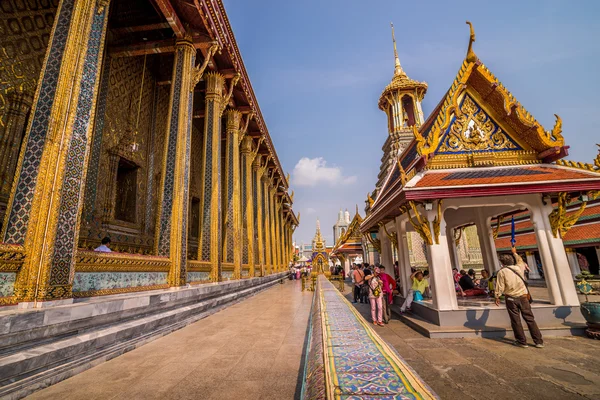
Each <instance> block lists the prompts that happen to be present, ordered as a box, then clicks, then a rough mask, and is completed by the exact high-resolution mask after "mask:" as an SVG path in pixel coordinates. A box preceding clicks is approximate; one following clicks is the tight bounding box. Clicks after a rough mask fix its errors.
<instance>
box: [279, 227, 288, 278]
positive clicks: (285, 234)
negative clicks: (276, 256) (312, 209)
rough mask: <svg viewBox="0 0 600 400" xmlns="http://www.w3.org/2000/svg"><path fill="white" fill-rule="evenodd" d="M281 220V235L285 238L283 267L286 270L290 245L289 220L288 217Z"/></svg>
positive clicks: (282, 250)
mask: <svg viewBox="0 0 600 400" xmlns="http://www.w3.org/2000/svg"><path fill="white" fill-rule="evenodd" d="M281 221H282V224H281V236H282V238H283V248H282V249H281V252H282V254H283V258H282V262H281V267H282V268H283V270H284V271H285V269H286V268H287V266H288V245H289V241H288V234H287V221H286V218H285V217H282V219H281Z"/></svg>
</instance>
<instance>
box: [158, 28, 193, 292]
mask: <svg viewBox="0 0 600 400" xmlns="http://www.w3.org/2000/svg"><path fill="white" fill-rule="evenodd" d="M195 59H196V49H195V48H194V45H193V44H192V42H191V40H190V39H189V38H186V39H184V40H179V41H177V44H176V49H175V60H174V63H173V75H172V78H171V82H172V84H171V97H170V101H169V114H168V117H167V132H166V136H167V140H165V153H164V154H165V156H164V160H163V164H162V178H161V186H160V187H161V197H160V199H161V201H160V203H159V209H158V220H157V225H156V226H157V229H156V237H155V241H154V243H155V247H156V254H158V255H160V256H164V257H169V258H170V259H171V269H170V271H169V277H168V281H169V285H171V286H182V285H185V283H186V280H187V235H188V229H187V223H188V207H189V195H188V192H189V184H190V170H189V165H190V143H191V134H192V103H193V86H192V70H193V68H194V62H195Z"/></svg>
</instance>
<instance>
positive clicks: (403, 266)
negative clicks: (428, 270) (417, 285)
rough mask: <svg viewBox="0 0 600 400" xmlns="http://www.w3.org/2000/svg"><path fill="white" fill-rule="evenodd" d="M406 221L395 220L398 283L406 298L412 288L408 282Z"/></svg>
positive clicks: (408, 259)
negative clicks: (398, 248)
mask: <svg viewBox="0 0 600 400" xmlns="http://www.w3.org/2000/svg"><path fill="white" fill-rule="evenodd" d="M406 224H407V221H406V220H404V221H402V220H400V218H396V236H397V237H398V246H399V247H400V254H398V273H399V274H400V283H401V285H402V292H401V293H402V296H403V297H406V295H407V294H408V290H409V289H410V287H411V286H412V282H410V257H409V256H408V239H407V233H406Z"/></svg>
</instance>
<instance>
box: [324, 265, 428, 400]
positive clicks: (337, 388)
mask: <svg viewBox="0 0 600 400" xmlns="http://www.w3.org/2000/svg"><path fill="white" fill-rule="evenodd" d="M316 296H318V297H317V298H316V299H315V300H316V301H319V302H320V308H321V318H322V320H323V322H324V323H323V325H322V331H323V338H324V341H323V343H324V350H325V356H324V357H325V358H324V359H325V362H326V367H325V378H326V381H327V386H328V388H330V390H329V391H328V392H329V393H328V394H330V395H329V396H328V398H335V399H437V398H438V397H437V396H436V395H435V394H434V393H433V391H432V390H431V389H430V388H429V387H428V386H427V384H425V382H423V380H422V379H421V378H420V377H419V376H418V375H417V374H416V373H415V372H414V371H413V370H412V369H411V368H410V367H409V366H408V364H406V362H405V361H404V360H403V359H402V358H401V357H400V356H399V355H398V353H396V351H395V350H394V349H393V348H391V347H389V346H388V345H387V344H386V343H385V341H384V340H383V339H382V338H381V337H379V335H377V333H376V332H375V331H374V330H373V329H372V328H371V326H370V325H369V323H368V322H367V321H365V319H364V318H363V317H362V316H361V315H360V314H359V313H358V312H357V311H356V309H355V308H354V307H352V305H351V304H350V303H349V302H348V300H346V299H345V298H344V297H343V296H342V294H341V293H340V292H339V291H338V289H337V288H335V287H334V286H333V285H332V284H331V283H330V282H329V281H328V280H327V279H326V278H325V277H324V276H320V277H319V290H317V292H316Z"/></svg>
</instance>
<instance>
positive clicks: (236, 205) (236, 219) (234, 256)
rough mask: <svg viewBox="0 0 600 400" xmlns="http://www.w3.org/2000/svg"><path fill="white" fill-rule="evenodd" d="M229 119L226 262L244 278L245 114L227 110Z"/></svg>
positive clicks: (234, 274)
mask: <svg viewBox="0 0 600 400" xmlns="http://www.w3.org/2000/svg"><path fill="white" fill-rule="evenodd" d="M225 117H226V120H227V142H226V146H227V148H226V149H227V150H226V154H225V163H226V167H225V171H226V187H225V190H224V193H225V205H226V212H225V214H224V221H223V236H224V239H225V240H224V241H223V255H224V257H223V261H224V262H227V263H233V268H234V270H233V279H240V277H241V264H242V242H241V239H242V216H241V215H240V213H241V211H242V209H241V199H240V178H241V174H240V150H239V142H240V139H239V134H240V122H241V120H242V113H240V112H239V111H237V110H231V109H230V110H227V111H226V112H225Z"/></svg>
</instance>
